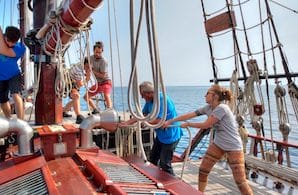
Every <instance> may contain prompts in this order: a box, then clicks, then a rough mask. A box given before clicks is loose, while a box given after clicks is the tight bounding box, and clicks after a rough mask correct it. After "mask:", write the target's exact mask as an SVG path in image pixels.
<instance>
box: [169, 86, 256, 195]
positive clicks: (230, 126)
mask: <svg viewBox="0 0 298 195" xmlns="http://www.w3.org/2000/svg"><path fill="white" fill-rule="evenodd" d="M205 99H206V103H207V104H208V105H206V106H204V107H202V108H199V109H197V110H195V111H193V112H189V113H186V114H183V115H181V116H178V117H177V118H174V119H171V120H168V121H166V122H165V124H164V127H167V126H168V125H170V124H172V123H173V122H176V121H185V120H188V119H190V118H193V117H196V116H200V115H203V114H205V115H207V116H208V118H207V120H206V121H204V122H200V123H199V122H185V123H182V124H181V127H183V128H186V127H193V128H199V129H202V130H203V129H207V128H211V127H213V129H214V130H215V131H214V132H215V138H214V141H213V142H212V143H211V144H210V145H209V147H208V149H207V152H206V154H205V156H204V158H203V160H202V163H201V165H200V168H199V184H198V188H199V190H200V191H202V192H204V191H205V188H206V185H207V180H208V175H209V172H210V171H211V169H212V167H213V166H214V164H215V163H216V162H217V161H218V160H220V159H221V157H223V155H224V154H225V153H226V154H227V158H228V163H229V165H230V167H231V169H232V172H233V176H234V180H235V182H236V184H237V186H238V188H239V190H240V192H241V194H253V192H252V190H251V188H250V186H249V185H248V182H247V180H246V174H245V167H244V153H243V149H242V147H243V146H242V141H241V138H240V135H239V132H238V127H237V122H236V119H235V117H234V115H233V113H232V111H231V109H230V107H229V106H228V105H227V104H225V103H223V101H231V100H232V93H231V91H230V90H228V89H225V88H222V87H220V86H219V85H213V86H211V87H210V88H209V89H208V91H207V93H206V95H205Z"/></svg>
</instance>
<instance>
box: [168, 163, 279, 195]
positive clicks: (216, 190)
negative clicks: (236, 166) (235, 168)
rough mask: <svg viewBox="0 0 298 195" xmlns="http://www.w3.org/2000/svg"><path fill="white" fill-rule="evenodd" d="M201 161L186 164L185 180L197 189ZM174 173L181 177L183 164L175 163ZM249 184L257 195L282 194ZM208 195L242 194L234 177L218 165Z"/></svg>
mask: <svg viewBox="0 0 298 195" xmlns="http://www.w3.org/2000/svg"><path fill="white" fill-rule="evenodd" d="M199 165H200V161H190V162H187V163H186V166H185V169H184V174H183V180H184V181H185V182H186V183H188V184H191V185H192V186H193V187H195V188H196V189H197V188H198V187H197V185H198V170H199V168H198V167H199ZM173 167H174V171H175V173H176V175H177V176H179V177H180V174H181V170H182V163H173ZM249 184H250V186H251V188H252V190H253V192H254V194H255V195H258V194H260V195H261V194H263V195H267V194H268V195H269V194H270V195H271V194H273V195H274V194H280V193H278V192H276V191H273V190H271V189H269V188H266V187H264V186H262V185H260V184H257V183H254V182H252V181H249ZM204 194H207V195H213V194H231V195H239V194H240V192H239V190H238V188H237V186H236V184H235V182H234V179H233V175H232V173H231V172H230V171H229V170H226V169H225V168H224V167H221V165H216V166H214V167H213V169H212V171H211V173H210V175H209V181H208V185H207V188H206V190H205V192H204Z"/></svg>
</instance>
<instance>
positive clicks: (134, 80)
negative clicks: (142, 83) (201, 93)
mask: <svg viewBox="0 0 298 195" xmlns="http://www.w3.org/2000/svg"><path fill="white" fill-rule="evenodd" d="M143 10H144V1H143V0H142V3H141V6H140V14H139V22H138V28H137V34H136V43H135V47H134V48H133V51H132V52H133V61H132V71H131V75H130V80H129V85H128V106H129V110H130V112H131V114H132V115H133V117H135V118H136V119H137V120H141V121H146V120H150V119H152V118H156V116H157V114H158V112H159V109H160V108H159V104H158V105H157V104H156V98H154V99H155V100H154V103H153V104H154V105H153V109H152V112H151V113H150V114H148V115H146V116H144V115H143V113H142V111H141V104H140V101H139V99H140V98H139V90H132V88H131V86H133V87H134V88H135V89H138V87H139V86H138V82H137V72H136V67H137V66H136V57H137V51H138V50H137V49H138V43H139V36H140V30H141V24H142V22H141V21H142V17H143ZM131 11H133V10H131ZM155 89H156V90H155V91H154V94H156V92H157V86H156V87H155ZM130 92H133V97H134V102H135V107H136V114H135V113H134V112H133V110H132V104H131V98H130V95H131V94H130ZM157 103H158V102H157Z"/></svg>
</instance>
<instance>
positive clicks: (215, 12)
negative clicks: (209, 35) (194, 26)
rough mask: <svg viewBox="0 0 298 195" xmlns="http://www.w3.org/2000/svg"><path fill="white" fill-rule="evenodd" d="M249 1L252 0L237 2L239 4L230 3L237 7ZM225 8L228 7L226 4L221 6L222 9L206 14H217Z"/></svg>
mask: <svg viewBox="0 0 298 195" xmlns="http://www.w3.org/2000/svg"><path fill="white" fill-rule="evenodd" d="M249 1H250V0H246V1H243V2H240V3H237V4H232V3H230V4H229V5H230V6H232V7H237V6H240V5H244V4H246V3H247V2H249ZM224 9H226V6H224V7H223V8H220V9H218V10H216V11H214V12H211V13H206V14H205V15H206V16H212V15H214V14H217V13H220V12H222V11H223V10H224Z"/></svg>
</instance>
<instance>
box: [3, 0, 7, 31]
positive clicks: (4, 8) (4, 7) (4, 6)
mask: <svg viewBox="0 0 298 195" xmlns="http://www.w3.org/2000/svg"><path fill="white" fill-rule="evenodd" d="M6 2H7V1H4V0H3V3H4V5H3V22H2V26H3V27H4V20H5V15H4V13H5V10H6Z"/></svg>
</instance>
